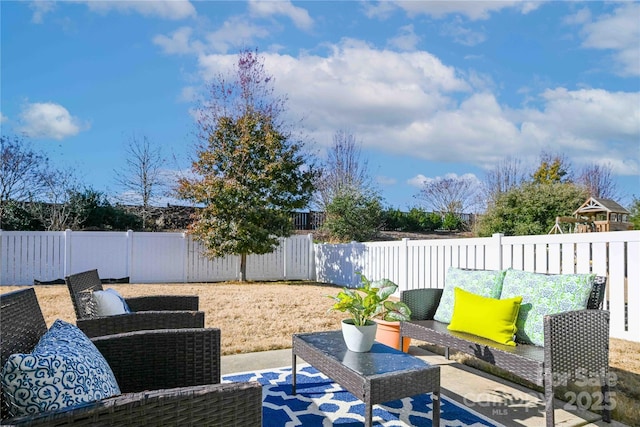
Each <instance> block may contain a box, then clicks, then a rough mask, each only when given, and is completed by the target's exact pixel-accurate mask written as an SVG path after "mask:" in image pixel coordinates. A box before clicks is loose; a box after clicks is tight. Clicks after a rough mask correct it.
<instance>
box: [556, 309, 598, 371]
mask: <svg viewBox="0 0 640 427" xmlns="http://www.w3.org/2000/svg"><path fill="white" fill-rule="evenodd" d="M544 344H545V360H546V365H547V366H548V367H550V368H551V370H552V371H553V373H554V375H559V374H561V375H569V376H570V377H571V376H574V375H575V374H576V370H581V371H584V372H589V373H595V372H599V371H600V370H602V369H604V370H607V369H608V365H609V312H608V311H605V310H575V311H567V312H564V313H558V314H553V315H549V316H545V318H544ZM578 374H579V372H578Z"/></svg>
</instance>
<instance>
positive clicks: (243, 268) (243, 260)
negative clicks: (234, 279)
mask: <svg viewBox="0 0 640 427" xmlns="http://www.w3.org/2000/svg"><path fill="white" fill-rule="evenodd" d="M239 280H240V281H241V282H246V281H247V254H241V255H240V277H239Z"/></svg>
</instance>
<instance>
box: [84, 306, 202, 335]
mask: <svg viewBox="0 0 640 427" xmlns="http://www.w3.org/2000/svg"><path fill="white" fill-rule="evenodd" d="M76 324H77V325H78V328H80V329H81V330H82V331H83V332H84V333H85V334H86V335H87V336H88V337H90V338H93V337H99V336H103V335H115V334H121V333H125V332H133V331H144V330H149V329H184V328H204V312H202V311H141V312H137V313H127V314H120V315H116V316H104V317H94V318H92V319H79V320H78V321H77V322H76Z"/></svg>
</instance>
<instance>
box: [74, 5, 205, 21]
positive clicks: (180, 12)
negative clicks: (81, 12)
mask: <svg viewBox="0 0 640 427" xmlns="http://www.w3.org/2000/svg"><path fill="white" fill-rule="evenodd" d="M85 3H86V4H87V7H88V8H89V9H90V10H92V11H94V12H100V13H106V12H109V11H112V10H115V11H117V12H123V13H129V12H135V13H139V14H141V15H143V16H156V17H159V18H163V19H171V20H179V19H185V18H190V17H195V16H196V15H197V12H196V8H195V7H194V6H193V4H191V2H190V1H189V0H135V1H94V0H87V1H86V2H85Z"/></svg>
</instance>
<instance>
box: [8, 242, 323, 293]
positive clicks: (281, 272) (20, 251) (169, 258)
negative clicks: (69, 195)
mask: <svg viewBox="0 0 640 427" xmlns="http://www.w3.org/2000/svg"><path fill="white" fill-rule="evenodd" d="M312 251H313V241H312V239H311V235H304V236H292V237H289V238H287V239H282V241H281V244H280V246H279V247H278V249H276V251H274V252H272V253H270V254H266V255H250V256H248V257H247V279H249V280H309V279H312V278H313V254H312ZM94 268H97V269H98V273H99V274H100V277H102V278H114V279H117V278H123V277H129V280H130V282H131V283H183V282H184V283H186V282H220V281H226V280H236V279H238V278H239V271H240V257H239V256H226V257H223V258H216V259H213V260H211V259H208V258H206V257H204V256H202V255H201V248H200V246H199V243H198V242H195V241H194V240H193V239H191V238H190V237H189V236H188V235H186V234H185V233H139V232H132V231H128V232H103V231H102V232H98V231H96V232H91V231H70V230H67V231H60V232H44V231H34V232H23V231H0V285H31V284H33V281H34V280H39V281H52V280H57V279H63V278H64V277H65V276H68V275H69V274H74V273H78V272H81V271H85V270H91V269H94Z"/></svg>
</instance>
